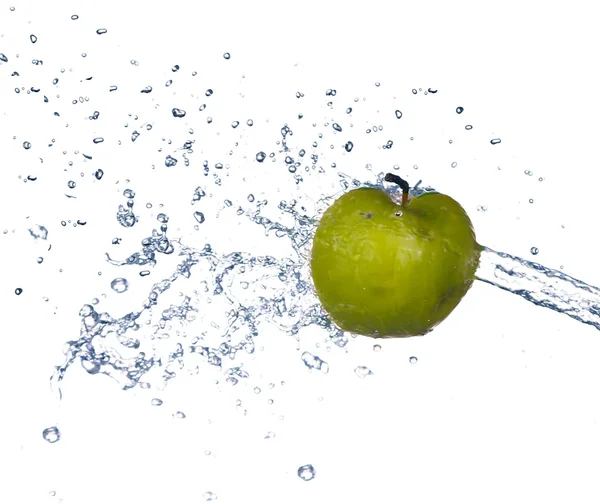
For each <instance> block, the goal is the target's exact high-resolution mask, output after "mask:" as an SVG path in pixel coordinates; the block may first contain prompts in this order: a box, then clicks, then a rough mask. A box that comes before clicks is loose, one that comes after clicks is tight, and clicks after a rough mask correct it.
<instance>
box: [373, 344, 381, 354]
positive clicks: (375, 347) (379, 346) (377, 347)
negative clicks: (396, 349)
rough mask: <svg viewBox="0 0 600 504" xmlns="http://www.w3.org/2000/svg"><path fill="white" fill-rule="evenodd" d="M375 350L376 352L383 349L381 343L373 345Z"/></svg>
mask: <svg viewBox="0 0 600 504" xmlns="http://www.w3.org/2000/svg"><path fill="white" fill-rule="evenodd" d="M373 351H374V352H380V351H381V345H373Z"/></svg>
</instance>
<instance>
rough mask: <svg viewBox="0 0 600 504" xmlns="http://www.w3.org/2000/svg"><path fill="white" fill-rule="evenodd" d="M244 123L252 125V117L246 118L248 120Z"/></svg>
mask: <svg viewBox="0 0 600 504" xmlns="http://www.w3.org/2000/svg"><path fill="white" fill-rule="evenodd" d="M246 124H247V125H248V126H254V121H253V120H252V119H248V120H247V121H246Z"/></svg>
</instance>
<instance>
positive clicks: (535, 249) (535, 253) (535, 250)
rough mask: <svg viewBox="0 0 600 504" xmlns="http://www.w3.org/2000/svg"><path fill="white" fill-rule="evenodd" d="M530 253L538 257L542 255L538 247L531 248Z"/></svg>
mask: <svg viewBox="0 0 600 504" xmlns="http://www.w3.org/2000/svg"><path fill="white" fill-rule="evenodd" d="M529 252H531V253H532V254H533V255H538V254H539V253H540V250H539V249H538V248H537V247H531V249H530V250H529Z"/></svg>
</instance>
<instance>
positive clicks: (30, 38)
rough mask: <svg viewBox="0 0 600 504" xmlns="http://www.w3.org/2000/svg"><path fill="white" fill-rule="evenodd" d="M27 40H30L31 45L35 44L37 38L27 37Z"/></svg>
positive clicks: (33, 36)
mask: <svg viewBox="0 0 600 504" xmlns="http://www.w3.org/2000/svg"><path fill="white" fill-rule="evenodd" d="M29 40H31V43H32V44H35V43H36V42H37V37H36V36H35V35H33V34H32V35H29Z"/></svg>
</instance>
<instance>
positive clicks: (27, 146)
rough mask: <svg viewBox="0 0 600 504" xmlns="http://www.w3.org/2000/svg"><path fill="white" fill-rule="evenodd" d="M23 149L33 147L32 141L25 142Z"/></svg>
mask: <svg viewBox="0 0 600 504" xmlns="http://www.w3.org/2000/svg"><path fill="white" fill-rule="evenodd" d="M23 149H25V150H29V149H31V143H29V142H23Z"/></svg>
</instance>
